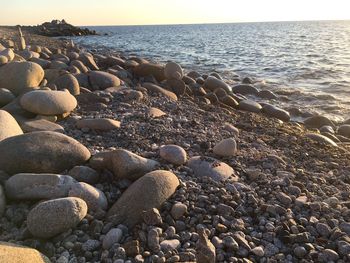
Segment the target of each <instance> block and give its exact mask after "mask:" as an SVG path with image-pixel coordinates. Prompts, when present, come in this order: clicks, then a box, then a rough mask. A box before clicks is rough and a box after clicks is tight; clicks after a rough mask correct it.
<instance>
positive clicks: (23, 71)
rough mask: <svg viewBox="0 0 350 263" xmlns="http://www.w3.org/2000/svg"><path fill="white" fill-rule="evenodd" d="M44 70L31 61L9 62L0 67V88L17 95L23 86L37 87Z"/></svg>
mask: <svg viewBox="0 0 350 263" xmlns="http://www.w3.org/2000/svg"><path fill="white" fill-rule="evenodd" d="M43 78H44V70H43V69H42V68H41V67H40V66H39V65H38V64H36V63H33V62H11V63H8V64H6V65H4V66H2V67H0V88H4V89H8V90H10V91H11V92H12V93H13V94H15V95H19V94H21V93H22V90H23V89H25V88H34V87H38V86H39V84H40V82H41V81H42V80H43Z"/></svg>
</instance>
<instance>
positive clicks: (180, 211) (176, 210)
mask: <svg viewBox="0 0 350 263" xmlns="http://www.w3.org/2000/svg"><path fill="white" fill-rule="evenodd" d="M186 212H187V206H186V205H185V204H183V203H175V204H174V205H173V207H172V208H171V211H170V213H171V215H172V217H173V218H174V219H175V220H178V219H180V218H181V217H182V216H183V215H184V214H185V213H186Z"/></svg>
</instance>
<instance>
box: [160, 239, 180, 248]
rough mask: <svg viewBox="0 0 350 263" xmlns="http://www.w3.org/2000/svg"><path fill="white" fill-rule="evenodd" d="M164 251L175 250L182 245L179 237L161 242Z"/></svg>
mask: <svg viewBox="0 0 350 263" xmlns="http://www.w3.org/2000/svg"><path fill="white" fill-rule="evenodd" d="M160 247H161V249H162V251H173V250H175V249H177V248H179V247H180V241H179V240H177V239H171V240H164V241H162V242H161V243H160Z"/></svg>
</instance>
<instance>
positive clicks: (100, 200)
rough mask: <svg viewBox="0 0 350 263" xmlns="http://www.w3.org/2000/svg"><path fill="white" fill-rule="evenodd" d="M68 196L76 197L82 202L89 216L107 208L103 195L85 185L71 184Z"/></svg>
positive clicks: (99, 191)
mask: <svg viewBox="0 0 350 263" xmlns="http://www.w3.org/2000/svg"><path fill="white" fill-rule="evenodd" d="M68 196H69V197H78V198H80V199H82V200H84V201H85V202H86V204H87V206H88V210H89V213H91V214H93V213H95V212H99V211H100V210H106V209H107V206H108V202H107V198H106V196H105V194H104V193H103V192H102V191H101V190H99V189H97V188H95V187H93V186H91V185H89V184H87V183H75V184H73V185H72V187H71V189H70V190H69V193H68Z"/></svg>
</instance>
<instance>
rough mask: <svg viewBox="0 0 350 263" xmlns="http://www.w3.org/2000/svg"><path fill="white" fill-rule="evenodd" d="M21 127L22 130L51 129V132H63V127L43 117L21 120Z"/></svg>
mask: <svg viewBox="0 0 350 263" xmlns="http://www.w3.org/2000/svg"><path fill="white" fill-rule="evenodd" d="M21 128H22V130H23V131H24V132H36V131H53V132H60V133H63V132H64V128H63V127H62V126H61V125H59V124H57V123H53V122H51V121H48V120H45V119H31V120H25V121H22V122H21Z"/></svg>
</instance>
